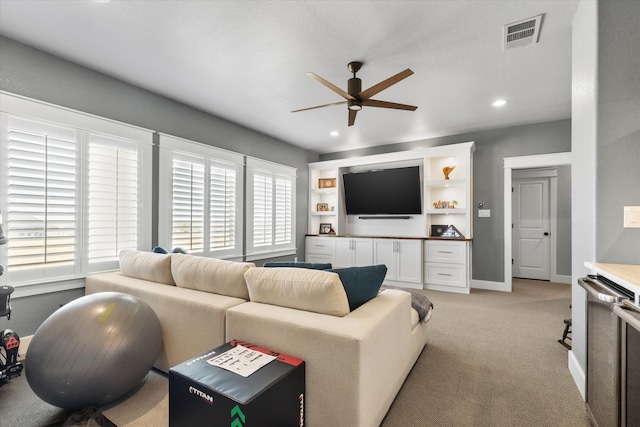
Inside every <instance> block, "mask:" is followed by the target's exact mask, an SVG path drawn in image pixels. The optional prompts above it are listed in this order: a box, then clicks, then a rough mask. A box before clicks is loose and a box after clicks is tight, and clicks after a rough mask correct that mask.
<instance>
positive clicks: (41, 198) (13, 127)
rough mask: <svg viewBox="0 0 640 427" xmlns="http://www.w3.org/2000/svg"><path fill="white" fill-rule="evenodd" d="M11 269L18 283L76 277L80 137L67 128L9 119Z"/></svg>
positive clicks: (8, 226)
mask: <svg viewBox="0 0 640 427" xmlns="http://www.w3.org/2000/svg"><path fill="white" fill-rule="evenodd" d="M6 137H7V142H8V150H7V152H6V156H7V158H6V165H7V168H8V170H7V178H8V179H7V186H8V188H7V193H6V194H7V201H6V205H7V213H6V214H5V218H6V219H5V221H6V223H5V227H6V229H5V230H6V232H7V233H8V237H9V243H8V255H7V256H8V259H7V264H8V268H9V269H10V270H11V271H12V273H13V272H15V273H16V274H15V276H13V277H15V278H18V279H23V280H29V279H36V278H38V277H42V276H45V275H47V274H49V272H50V270H56V273H57V274H72V273H73V272H74V259H75V252H76V249H75V248H76V229H77V223H76V208H77V189H76V175H77V173H78V171H77V169H78V160H77V158H78V135H77V132H76V131H75V130H74V129H72V128H68V127H64V126H57V125H51V124H47V123H43V122H38V121H34V120H27V119H23V118H18V117H9V118H8V124H7V135H6Z"/></svg>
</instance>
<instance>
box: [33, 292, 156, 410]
mask: <svg viewBox="0 0 640 427" xmlns="http://www.w3.org/2000/svg"><path fill="white" fill-rule="evenodd" d="M161 345H162V330H161V327H160V321H159V320H158V316H157V315H156V313H155V312H154V311H153V310H152V309H151V307H149V306H148V305H147V304H146V303H144V302H143V301H142V300H141V299H139V298H137V297H134V296H132V295H127V294H124V293H120V292H101V293H97V294H92V295H87V296H84V297H81V298H78V299H76V300H74V301H71V302H70V303H68V304H66V305H64V306H63V307H61V308H60V309H58V310H57V311H56V312H54V313H53V314H52V315H51V316H49V318H48V319H47V320H45V321H44V323H43V324H42V325H41V326H40V327H39V328H38V330H37V331H36V333H35V334H34V335H33V337H32V339H31V342H30V344H29V348H28V349H27V354H26V361H25V372H26V377H27V381H28V383H29V386H30V387H31V389H32V390H33V392H34V393H35V394H36V395H38V397H39V398H40V399H42V400H44V401H45V402H47V403H49V404H51V405H54V406H58V407H60V408H66V409H81V408H86V407H99V406H102V405H104V404H106V403H109V402H111V401H113V400H115V399H117V398H119V397H121V396H123V395H124V394H126V393H127V392H128V391H130V390H131V389H133V388H134V387H135V386H136V385H137V384H138V383H140V381H142V379H143V378H144V377H145V375H146V374H147V373H148V372H149V370H150V369H151V367H152V366H153V364H154V362H155V360H156V358H157V357H158V353H159V352H160V347H161Z"/></svg>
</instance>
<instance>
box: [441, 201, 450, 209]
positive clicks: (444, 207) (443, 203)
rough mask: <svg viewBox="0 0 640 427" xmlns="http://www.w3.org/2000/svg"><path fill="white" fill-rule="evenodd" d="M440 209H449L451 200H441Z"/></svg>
mask: <svg viewBox="0 0 640 427" xmlns="http://www.w3.org/2000/svg"><path fill="white" fill-rule="evenodd" d="M439 209H449V202H440V207H439Z"/></svg>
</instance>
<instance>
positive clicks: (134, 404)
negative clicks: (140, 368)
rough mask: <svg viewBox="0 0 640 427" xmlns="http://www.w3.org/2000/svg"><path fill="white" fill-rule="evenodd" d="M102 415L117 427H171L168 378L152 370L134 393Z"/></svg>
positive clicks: (104, 411) (111, 406)
mask: <svg viewBox="0 0 640 427" xmlns="http://www.w3.org/2000/svg"><path fill="white" fill-rule="evenodd" d="M102 414H103V415H104V416H105V417H107V419H108V420H109V421H111V422H112V423H114V424H115V425H117V426H118V427H162V426H168V425H169V377H168V376H167V375H166V374H164V373H163V372H160V371H156V370H155V369H154V370H152V371H151V372H149V373H148V374H147V376H146V377H145V379H144V381H143V382H142V384H141V385H140V386H138V387H137V388H136V389H135V390H134V391H133V392H131V393H128V394H127V396H125V397H123V398H121V399H119V400H118V401H117V402H113V403H112V404H110V405H109V408H107V409H105V408H102Z"/></svg>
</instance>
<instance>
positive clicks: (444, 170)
mask: <svg viewBox="0 0 640 427" xmlns="http://www.w3.org/2000/svg"><path fill="white" fill-rule="evenodd" d="M455 168H456V167H455V166H445V167H443V168H442V173H443V174H444V179H449V174H450V173H451V171H452V170H454V169H455Z"/></svg>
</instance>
